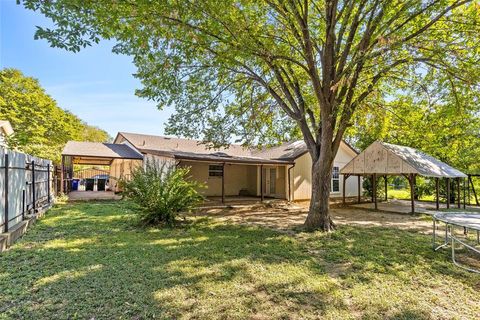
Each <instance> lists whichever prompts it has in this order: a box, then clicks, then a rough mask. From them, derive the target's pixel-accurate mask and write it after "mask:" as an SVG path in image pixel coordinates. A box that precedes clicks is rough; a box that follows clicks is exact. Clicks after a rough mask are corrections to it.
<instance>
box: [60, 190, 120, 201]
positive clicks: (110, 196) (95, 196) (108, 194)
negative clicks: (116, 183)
mask: <svg viewBox="0 0 480 320" xmlns="http://www.w3.org/2000/svg"><path fill="white" fill-rule="evenodd" d="M121 198H122V196H121V195H116V194H115V193H114V192H113V191H70V192H69V193H68V200H69V201H92V200H119V199H121Z"/></svg>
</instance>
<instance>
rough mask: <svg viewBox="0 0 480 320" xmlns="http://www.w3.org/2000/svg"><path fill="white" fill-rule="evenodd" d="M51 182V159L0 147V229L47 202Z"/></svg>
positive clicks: (5, 230)
mask: <svg viewBox="0 0 480 320" xmlns="http://www.w3.org/2000/svg"><path fill="white" fill-rule="evenodd" d="M54 184H55V183H54V167H53V166H52V162H51V161H50V160H45V159H41V158H37V157H33V156H31V155H28V154H24V153H20V152H16V151H12V150H8V149H4V148H1V147H0V195H1V203H0V232H7V231H9V230H11V229H12V228H14V227H15V225H17V224H19V223H20V222H22V221H23V220H25V218H26V216H28V215H32V214H33V215H35V214H36V213H37V212H39V211H40V210H43V209H45V208H46V207H48V206H50V205H51V204H52V201H53V196H52V195H53V194H54V190H53V187H54Z"/></svg>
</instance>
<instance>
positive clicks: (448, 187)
mask: <svg viewBox="0 0 480 320" xmlns="http://www.w3.org/2000/svg"><path fill="white" fill-rule="evenodd" d="M446 180H447V209H450V178H447V179H446Z"/></svg>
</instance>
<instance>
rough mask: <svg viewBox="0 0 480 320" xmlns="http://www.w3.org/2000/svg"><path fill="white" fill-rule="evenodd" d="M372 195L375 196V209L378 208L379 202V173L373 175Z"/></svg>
mask: <svg viewBox="0 0 480 320" xmlns="http://www.w3.org/2000/svg"><path fill="white" fill-rule="evenodd" d="M372 181H373V183H372V196H373V203H374V204H375V210H378V203H377V174H376V173H374V174H373V175H372Z"/></svg>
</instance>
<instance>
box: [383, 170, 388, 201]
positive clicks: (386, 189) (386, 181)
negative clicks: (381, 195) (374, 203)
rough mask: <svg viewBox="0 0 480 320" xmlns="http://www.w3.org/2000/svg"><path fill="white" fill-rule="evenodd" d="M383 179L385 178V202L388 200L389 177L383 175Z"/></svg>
mask: <svg viewBox="0 0 480 320" xmlns="http://www.w3.org/2000/svg"><path fill="white" fill-rule="evenodd" d="M383 179H384V180H385V181H384V182H385V202H387V201H388V179H387V176H386V175H385V176H383Z"/></svg>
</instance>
